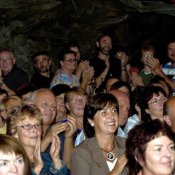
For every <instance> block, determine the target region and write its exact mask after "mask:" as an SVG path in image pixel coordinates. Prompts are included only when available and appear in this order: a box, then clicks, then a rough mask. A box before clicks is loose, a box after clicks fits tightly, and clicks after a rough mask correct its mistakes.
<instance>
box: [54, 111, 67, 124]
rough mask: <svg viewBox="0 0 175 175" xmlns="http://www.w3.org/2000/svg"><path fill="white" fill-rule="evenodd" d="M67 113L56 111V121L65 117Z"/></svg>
mask: <svg viewBox="0 0 175 175" xmlns="http://www.w3.org/2000/svg"><path fill="white" fill-rule="evenodd" d="M66 115H67V113H66V112H58V111H57V116H56V122H59V121H62V120H64V119H65V118H66Z"/></svg>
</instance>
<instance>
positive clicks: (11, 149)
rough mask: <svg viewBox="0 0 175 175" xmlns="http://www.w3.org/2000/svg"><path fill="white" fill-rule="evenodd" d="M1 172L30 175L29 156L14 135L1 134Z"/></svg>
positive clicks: (2, 173) (5, 174)
mask: <svg viewBox="0 0 175 175" xmlns="http://www.w3.org/2000/svg"><path fill="white" fill-rule="evenodd" d="M0 174H1V175H9V174H13V175H30V174H31V172H30V163H29V159H28V156H27V154H26V152H25V150H24V148H23V146H22V145H21V144H20V143H19V141H18V140H17V139H15V138H13V137H10V136H7V135H2V134H0Z"/></svg>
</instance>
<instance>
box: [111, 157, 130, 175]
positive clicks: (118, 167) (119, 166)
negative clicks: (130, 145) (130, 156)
mask: <svg viewBox="0 0 175 175" xmlns="http://www.w3.org/2000/svg"><path fill="white" fill-rule="evenodd" d="M127 161H128V160H127V158H126V155H123V156H121V157H119V158H118V160H117V162H116V164H115V166H114V169H113V170H112V172H113V173H114V174H115V175H119V174H121V173H122V171H123V169H124V167H125V165H126V163H127Z"/></svg>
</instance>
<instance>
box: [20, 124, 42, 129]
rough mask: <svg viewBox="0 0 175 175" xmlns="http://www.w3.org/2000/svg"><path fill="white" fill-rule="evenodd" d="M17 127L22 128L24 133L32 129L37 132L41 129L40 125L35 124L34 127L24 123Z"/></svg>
mask: <svg viewBox="0 0 175 175" xmlns="http://www.w3.org/2000/svg"><path fill="white" fill-rule="evenodd" d="M26 126H28V128H26ZM19 127H22V128H23V129H24V130H26V131H30V130H31V129H32V128H35V129H37V130H39V129H41V124H40V123H37V124H35V125H32V124H30V123H26V124H24V125H19Z"/></svg>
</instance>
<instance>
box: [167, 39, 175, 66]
mask: <svg viewBox="0 0 175 175" xmlns="http://www.w3.org/2000/svg"><path fill="white" fill-rule="evenodd" d="M168 56H169V58H170V59H171V61H172V62H173V63H175V42H172V43H169V45H168Z"/></svg>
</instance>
